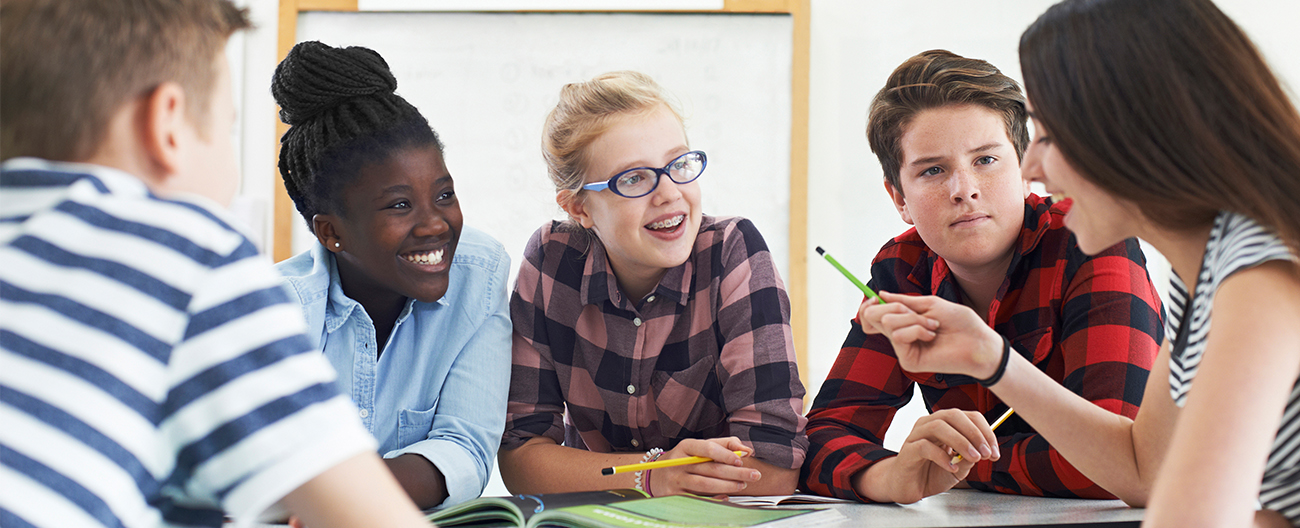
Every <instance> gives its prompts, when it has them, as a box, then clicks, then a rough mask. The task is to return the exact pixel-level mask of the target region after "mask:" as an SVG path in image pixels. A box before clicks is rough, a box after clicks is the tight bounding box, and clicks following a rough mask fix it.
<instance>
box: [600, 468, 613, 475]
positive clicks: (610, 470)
mask: <svg viewBox="0 0 1300 528" xmlns="http://www.w3.org/2000/svg"><path fill="white" fill-rule="evenodd" d="M600 474H601V475H613V474H614V468H605V469H602V470H600Z"/></svg>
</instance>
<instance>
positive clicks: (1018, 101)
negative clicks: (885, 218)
mask: <svg viewBox="0 0 1300 528" xmlns="http://www.w3.org/2000/svg"><path fill="white" fill-rule="evenodd" d="M965 104H970V105H977V106H982V107H984V108H986V109H988V110H990V111H992V112H994V113H996V114H998V115H999V116H1001V117H1002V122H1003V125H1004V126H1005V127H1006V131H1007V138H1008V139H1009V140H1011V144H1012V146H1013V147H1015V149H1016V159H1017V160H1019V159H1020V158H1021V157H1023V156H1024V153H1025V147H1027V146H1028V145H1029V132H1028V128H1027V126H1026V121H1027V120H1028V114H1027V113H1026V112H1025V95H1024V93H1022V92H1021V91H1020V85H1019V84H1017V83H1016V81H1015V79H1012V78H1010V77H1007V76H1006V75H1004V74H1003V73H1002V72H1001V71H999V70H998V69H997V67H995V66H993V65H992V64H989V63H988V62H986V61H982V60H979V59H969V58H966V57H962V56H960V55H957V54H956V53H952V52H950V51H946V50H930V51H926V52H922V53H918V54H917V55H915V56H913V57H912V58H910V59H907V60H906V61H904V62H903V63H902V64H900V65H898V67H897V68H895V69H894V72H893V73H891V74H890V75H889V80H887V81H885V87H884V88H881V89H880V92H878V93H876V97H875V98H873V99H872V100H871V108H870V110H869V111H868V114H867V143H868V144H869V145H870V146H871V151H872V152H874V153H875V154H876V157H877V158H878V159H879V160H880V166H881V168H882V169H883V170H884V173H885V181H887V182H889V184H890V185H892V186H893V187H894V189H895V190H897V191H898V192H902V190H903V187H902V186H901V185H900V184H899V170H900V169H901V167H902V163H903V147H902V139H903V133H904V132H905V131H906V129H907V125H908V124H910V123H911V122H912V119H913V118H915V117H916V116H917V114H920V113H921V112H923V111H925V110H930V109H932V108H941V107H944V106H948V105H965Z"/></svg>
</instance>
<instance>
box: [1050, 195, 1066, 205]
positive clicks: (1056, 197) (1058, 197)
mask: <svg viewBox="0 0 1300 528" xmlns="http://www.w3.org/2000/svg"><path fill="white" fill-rule="evenodd" d="M1066 198H1068V196H1066V195H1065V193H1063V192H1054V193H1052V202H1054V203H1059V202H1061V201H1062V200H1064V199H1066Z"/></svg>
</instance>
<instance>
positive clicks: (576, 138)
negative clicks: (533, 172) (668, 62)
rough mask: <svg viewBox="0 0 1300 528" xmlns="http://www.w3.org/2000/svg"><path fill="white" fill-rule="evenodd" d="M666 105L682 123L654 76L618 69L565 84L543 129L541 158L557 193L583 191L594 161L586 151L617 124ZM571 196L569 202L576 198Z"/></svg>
mask: <svg viewBox="0 0 1300 528" xmlns="http://www.w3.org/2000/svg"><path fill="white" fill-rule="evenodd" d="M661 106H662V107H665V108H667V109H668V110H669V111H671V112H672V113H673V115H674V116H676V117H677V120H678V121H681V119H682V116H681V114H680V113H678V112H677V109H676V108H674V107H673V105H672V104H671V103H669V102H668V99H667V97H665V95H664V93H663V89H662V88H660V87H659V85H658V84H657V83H655V82H654V80H653V79H651V78H650V76H648V75H646V74H644V73H639V72H634V71H616V72H609V73H605V74H602V75H599V76H597V77H596V78H594V79H592V80H590V81H586V82H577V83H570V84H566V85H564V87H563V88H561V89H560V102H559V103H558V104H556V105H555V108H554V109H552V110H551V113H550V114H548V115H547V116H546V125H545V127H544V128H543V130H542V158H543V159H544V160H545V161H546V171H547V174H548V175H549V176H550V177H551V183H553V184H555V190H556V191H564V190H571V191H578V190H579V189H580V188H581V187H582V184H583V182H584V181H585V180H586V176H585V174H584V171H585V170H586V168H587V165H588V163H589V162H590V160H591V153H590V152H589V149H588V148H587V147H589V146H591V144H592V142H594V141H596V139H597V138H599V137H600V136H601V135H602V134H604V133H605V132H608V131H609V129H610V128H611V127H613V125H614V123H615V122H616V121H617V120H618V119H619V118H622V117H625V116H629V115H642V114H648V113H650V112H653V111H654V110H656V109H658V108H659V107H661ZM577 194H578V193H572V194H570V195H569V196H568V197H567V200H572V199H575V198H576V197H577Z"/></svg>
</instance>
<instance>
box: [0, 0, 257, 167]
mask: <svg viewBox="0 0 1300 528" xmlns="http://www.w3.org/2000/svg"><path fill="white" fill-rule="evenodd" d="M247 27H249V22H248V15H247V11H245V10H242V9H239V8H237V7H235V6H234V5H233V4H231V3H230V2H229V1H228V0H91V1H70V0H5V2H4V3H3V4H2V5H0V159H9V158H13V157H17V156H35V157H40V158H45V159H49V160H57V161H80V160H84V159H87V158H89V157H91V156H93V155H94V154H95V150H96V149H97V148H99V145H100V143H101V142H103V140H104V137H105V134H106V133H107V131H108V125H109V120H110V119H111V118H112V117H113V114H114V113H115V112H117V111H118V110H119V109H120V108H121V107H122V105H124V104H126V103H127V102H129V101H131V100H133V99H135V98H137V97H140V96H142V95H145V94H148V93H150V92H151V91H152V90H153V89H155V88H157V87H158V86H159V85H160V84H162V83H164V82H168V81H174V82H177V83H179V84H180V86H181V88H182V89H183V90H184V92H185V96H186V106H187V111H186V113H187V115H188V117H189V118H190V119H191V120H192V122H193V123H194V124H195V125H197V126H199V129H200V130H203V128H202V126H203V124H204V123H205V121H206V119H208V117H209V116H207V115H206V114H207V109H208V106H209V100H210V98H211V95H212V92H213V88H214V86H213V84H214V83H215V80H216V76H217V70H216V68H215V67H214V62H213V61H214V60H215V59H216V58H217V54H218V53H220V52H222V51H223V50H224V48H225V44H226V41H227V39H229V37H230V35H231V34H232V33H234V32H235V31H237V30H240V29H244V28H247Z"/></svg>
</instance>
